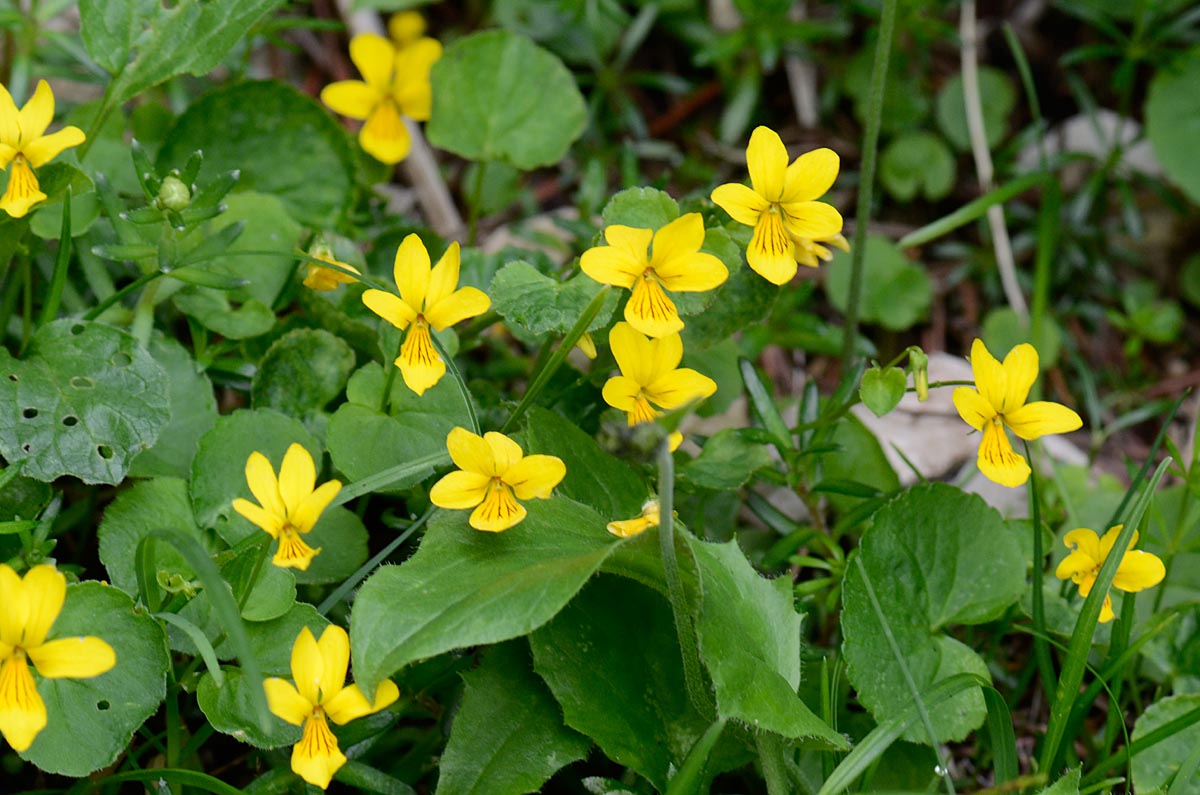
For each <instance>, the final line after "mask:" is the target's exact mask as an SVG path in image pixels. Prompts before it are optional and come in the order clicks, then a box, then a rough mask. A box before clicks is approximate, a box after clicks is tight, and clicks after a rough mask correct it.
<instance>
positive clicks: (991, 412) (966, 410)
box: [952, 386, 996, 431]
mask: <svg viewBox="0 0 1200 795" xmlns="http://www.w3.org/2000/svg"><path fill="white" fill-rule="evenodd" d="M952 397H953V399H954V408H956V409H958V416H960V417H962V418H963V422H965V423H966V424H967V425H970V426H971V427H972V428H974V429H975V430H977V431H982V430H983V426H984V424H985V423H988V422H991V421H992V418H994V417H995V416H996V410H995V409H994V408H992V404H991V403H988V402H987V401H986V400H985V399H984V397H983V395H981V394H979V392H978V391H976V390H974V389H971V387H969V386H960V387H956V388H955V390H954V394H953V396H952Z"/></svg>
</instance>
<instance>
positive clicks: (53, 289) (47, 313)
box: [38, 185, 71, 328]
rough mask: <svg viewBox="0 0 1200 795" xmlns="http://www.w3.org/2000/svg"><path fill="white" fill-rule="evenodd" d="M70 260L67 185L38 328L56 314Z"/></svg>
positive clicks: (65, 283) (69, 220)
mask: <svg viewBox="0 0 1200 795" xmlns="http://www.w3.org/2000/svg"><path fill="white" fill-rule="evenodd" d="M70 261H71V186H70V185H68V186H67V196H66V198H65V199H63V219H62V230H61V231H60V233H59V236H58V256H56V257H55V258H54V275H53V276H52V277H51V278H50V292H49V293H48V294H47V295H46V301H45V302H44V303H43V304H42V314H41V316H40V317H39V318H38V328H41V327H42V326H44V325H46V324H47V323H49V322H50V321H51V320H54V318H55V317H56V316H57V315H58V307H59V304H60V303H61V302H62V294H63V289H64V288H65V287H66V286H67V265H68V264H69V263H70Z"/></svg>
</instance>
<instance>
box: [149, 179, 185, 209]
mask: <svg viewBox="0 0 1200 795" xmlns="http://www.w3.org/2000/svg"><path fill="white" fill-rule="evenodd" d="M191 201H192V192H191V191H190V190H188V186H187V185H185V184H183V180H181V179H180V178H179V177H174V176H169V177H167V178H166V179H164V180H163V182H162V187H160V188H159V189H158V199H157V200H156V202H155V203H156V204H157V205H158V206H159V208H160V209H163V210H174V211H175V212H179V211H180V210H185V209H187V206H188V204H190V203H191Z"/></svg>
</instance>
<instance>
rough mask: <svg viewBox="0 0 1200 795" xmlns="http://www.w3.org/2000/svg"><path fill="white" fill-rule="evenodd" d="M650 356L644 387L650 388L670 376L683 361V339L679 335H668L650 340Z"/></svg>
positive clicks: (643, 382)
mask: <svg viewBox="0 0 1200 795" xmlns="http://www.w3.org/2000/svg"><path fill="white" fill-rule="evenodd" d="M649 347H650V356H649V368H648V370H647V372H646V376H647V377H646V379H645V380H644V381H642V385H643V386H646V387H649V386H650V385H651V384H653V383H654V382H655V381H657V380H659V379H660V378H662V377H664V376H666V375H668V374H669V373H671V371H673V370H674V369H675V368H676V367H678V366H679V362H680V361H681V360H682V359H683V338H682V337H680V336H679V335H678V334H668V335H666V336H665V337H659V338H658V339H654V340H649Z"/></svg>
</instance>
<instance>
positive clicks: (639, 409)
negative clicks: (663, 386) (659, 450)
mask: <svg viewBox="0 0 1200 795" xmlns="http://www.w3.org/2000/svg"><path fill="white" fill-rule="evenodd" d="M626 411H627V412H628V416H627V417H626V420H627V421H628V423H629V427H631V428H632V427H633V426H634V425H641V424H642V423H643V422H654V420H655V419H657V418H658V414H659V412H658V411H657V410H655V408H654V407H653V406H651V405H650V401H648V400H646V397H645V395H644V394H642V393H641V392H639V393H638V395H637V397H636V398H634V401H633V405H632V406H630V407H629V408H628V409H627V410H626ZM682 439H683V437H682V436H681V437H680V440H682ZM678 446H679V445H675V447H678ZM671 449H672V451H674V449H675V448H674V447H672V448H671Z"/></svg>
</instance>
